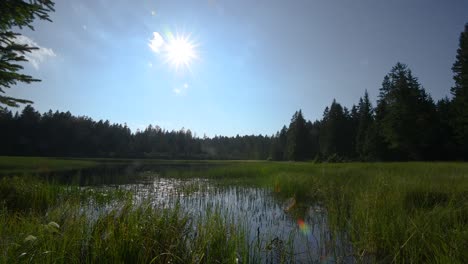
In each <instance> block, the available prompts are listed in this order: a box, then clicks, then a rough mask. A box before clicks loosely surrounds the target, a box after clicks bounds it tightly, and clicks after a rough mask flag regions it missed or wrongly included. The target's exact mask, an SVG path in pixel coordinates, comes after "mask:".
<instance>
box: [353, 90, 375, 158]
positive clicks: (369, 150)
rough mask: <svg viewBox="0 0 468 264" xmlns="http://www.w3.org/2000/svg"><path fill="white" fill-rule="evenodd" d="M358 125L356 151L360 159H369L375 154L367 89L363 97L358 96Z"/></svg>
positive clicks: (372, 118)
mask: <svg viewBox="0 0 468 264" xmlns="http://www.w3.org/2000/svg"><path fill="white" fill-rule="evenodd" d="M358 116H359V117H358V125H357V132H356V153H357V155H358V158H359V159H360V160H371V159H372V158H373V157H372V156H374V154H375V152H374V150H373V148H374V143H375V142H373V137H372V133H373V130H372V126H373V123H374V116H373V108H372V103H371V102H370V99H369V94H368V93H367V90H366V91H365V93H364V98H359V105H358Z"/></svg>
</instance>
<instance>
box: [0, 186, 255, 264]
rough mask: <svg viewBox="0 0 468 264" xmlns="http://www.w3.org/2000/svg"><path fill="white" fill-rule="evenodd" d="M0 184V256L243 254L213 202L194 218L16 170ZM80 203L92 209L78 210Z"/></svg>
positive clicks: (173, 259) (92, 259) (12, 259)
mask: <svg viewBox="0 0 468 264" xmlns="http://www.w3.org/2000/svg"><path fill="white" fill-rule="evenodd" d="M0 186H1V190H2V192H0V198H1V200H2V201H3V204H2V205H1V206H0V263H16V262H20V263H22V262H27V263H214V262H217V261H218V260H221V263H235V262H236V259H237V260H239V259H240V260H241V261H242V260H243V263H245V262H247V261H248V253H247V252H248V248H247V246H246V244H245V238H244V235H243V234H244V233H243V231H242V230H241V229H239V227H237V226H234V225H232V224H229V223H228V222H227V221H226V219H225V218H224V217H223V216H222V215H221V213H220V211H219V210H217V209H216V208H214V209H213V210H210V211H208V212H203V214H202V217H201V218H198V219H197V220H194V219H193V218H191V217H190V216H189V215H188V214H186V213H184V212H183V211H182V210H181V209H180V208H179V206H175V207H174V208H161V207H157V206H156V207H155V206H154V205H152V204H150V203H149V202H141V203H137V204H136V203H135V201H133V200H132V196H131V195H126V194H128V193H126V192H119V191H115V190H114V191H107V192H106V191H99V192H95V191H89V190H83V189H79V188H75V187H71V188H63V187H62V188H61V187H60V186H57V185H51V184H46V183H42V182H39V181H37V180H34V179H27V180H26V179H25V178H24V177H13V178H4V179H2V180H1V181H0ZM12 192H14V195H11V193H12ZM102 192H104V193H102ZM102 197H111V198H108V199H107V200H102ZM116 202H117V203H116ZM110 204H113V206H112V209H110V210H105V208H106V205H110ZM45 205H46V206H45ZM87 205H91V206H92V207H95V206H97V207H96V208H100V210H101V211H100V213H98V214H97V215H92V214H90V211H89V209H88V210H82V208H86V206H87ZM91 211H92V209H91Z"/></svg>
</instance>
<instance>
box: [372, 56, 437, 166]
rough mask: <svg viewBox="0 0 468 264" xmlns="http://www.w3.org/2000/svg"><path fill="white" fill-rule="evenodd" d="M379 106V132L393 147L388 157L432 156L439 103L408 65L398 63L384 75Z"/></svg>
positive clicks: (413, 157)
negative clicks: (423, 86)
mask: <svg viewBox="0 0 468 264" xmlns="http://www.w3.org/2000/svg"><path fill="white" fill-rule="evenodd" d="M377 110H378V111H377V117H376V118H377V121H378V122H379V126H378V129H379V133H380V134H381V137H382V138H383V140H384V141H385V143H386V144H387V147H388V150H390V156H389V157H387V158H390V159H403V160H407V159H410V160H421V159H424V158H429V157H427V156H426V155H427V154H430V153H433V151H432V149H431V148H432V146H433V142H434V139H435V134H434V127H433V125H434V120H435V117H436V113H435V105H434V103H433V101H432V99H431V98H430V96H429V95H427V94H426V92H425V90H424V88H422V87H421V85H420V84H419V82H418V81H417V79H416V78H415V77H413V75H412V73H411V70H409V69H408V67H407V66H406V65H404V64H401V63H397V64H396V65H395V66H394V67H393V68H392V70H391V72H390V73H389V74H388V75H387V76H386V77H385V78H384V82H383V84H382V88H381V89H380V95H379V100H378V103H377Z"/></svg>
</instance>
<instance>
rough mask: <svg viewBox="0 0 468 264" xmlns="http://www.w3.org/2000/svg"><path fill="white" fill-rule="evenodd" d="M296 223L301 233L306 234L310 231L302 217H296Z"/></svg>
mask: <svg viewBox="0 0 468 264" xmlns="http://www.w3.org/2000/svg"><path fill="white" fill-rule="evenodd" d="M297 225H298V226H299V229H300V230H301V232H302V234H304V235H307V234H309V233H310V228H309V226H308V225H307V224H306V223H305V222H304V220H303V219H301V218H299V219H297Z"/></svg>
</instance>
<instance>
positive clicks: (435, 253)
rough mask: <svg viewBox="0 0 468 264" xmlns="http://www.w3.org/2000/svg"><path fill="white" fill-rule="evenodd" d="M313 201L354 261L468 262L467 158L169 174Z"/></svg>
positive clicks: (230, 167) (265, 166) (227, 168)
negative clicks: (254, 187) (345, 240)
mask: <svg viewBox="0 0 468 264" xmlns="http://www.w3.org/2000/svg"><path fill="white" fill-rule="evenodd" d="M172 175H173V176H174V175H175V176H178V177H184V176H186V177H208V178H215V179H218V180H219V182H221V183H225V184H232V183H236V182H242V183H249V184H255V185H260V186H266V187H269V188H271V189H272V190H276V191H277V193H278V195H280V196H284V197H291V196H294V197H296V199H297V200H298V201H302V202H306V203H317V204H320V205H322V206H323V207H324V208H325V209H326V210H327V212H328V221H329V225H330V226H331V227H332V228H333V229H334V230H335V232H336V233H337V234H338V233H343V232H345V233H346V235H347V237H348V238H349V239H350V240H351V242H352V245H353V249H354V252H355V253H354V254H355V255H354V258H355V259H356V260H357V261H364V262H367V261H372V262H374V261H376V262H397V263H402V262H417V263H421V262H424V263H468V251H467V250H466V249H467V248H468V164H466V163H417V162H414V163H351V164H311V163H273V162H272V163H267V162H260V163H244V164H230V165H227V166H223V167H215V168H213V169H209V170H206V171H195V172H194V171H191V172H183V171H181V172H178V173H174V172H173V173H172Z"/></svg>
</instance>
